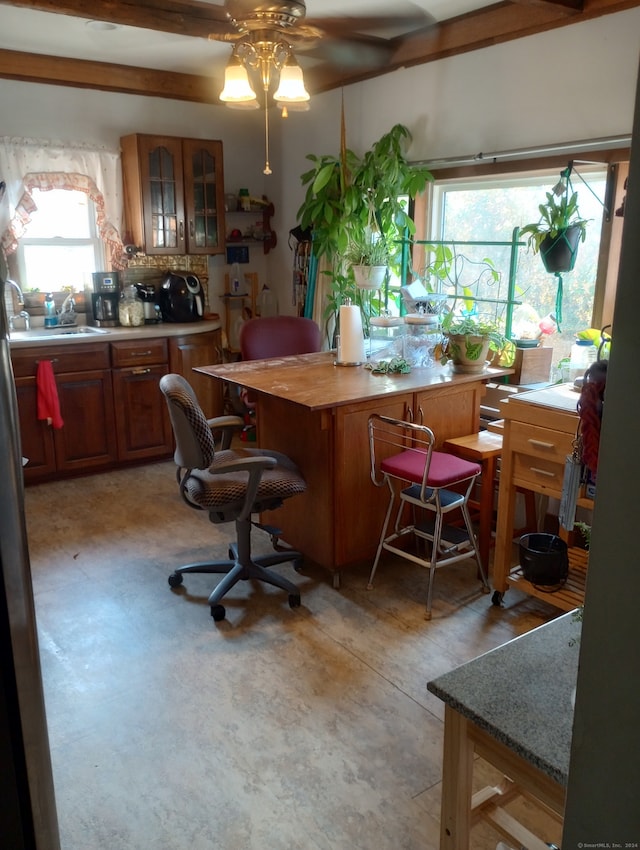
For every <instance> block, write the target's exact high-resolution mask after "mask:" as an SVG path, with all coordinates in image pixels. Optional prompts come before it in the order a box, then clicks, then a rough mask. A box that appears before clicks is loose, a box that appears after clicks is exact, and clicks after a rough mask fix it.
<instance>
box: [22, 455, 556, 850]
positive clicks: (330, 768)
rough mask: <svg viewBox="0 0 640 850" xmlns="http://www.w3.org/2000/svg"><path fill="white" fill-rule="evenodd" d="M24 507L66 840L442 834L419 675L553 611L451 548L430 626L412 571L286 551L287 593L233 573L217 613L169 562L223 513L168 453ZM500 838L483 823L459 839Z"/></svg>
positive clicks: (306, 846)
mask: <svg viewBox="0 0 640 850" xmlns="http://www.w3.org/2000/svg"><path fill="white" fill-rule="evenodd" d="M26 518H27V528H28V538H29V549H30V557H31V565H32V573H33V584H34V593H35V604H36V616H37V622H38V633H39V644H40V654H41V659H42V671H43V681H44V688H45V700H46V708H47V717H48V726H49V737H50V748H51V757H52V763H53V771H54V780H55V788H56V800H57V810H58V819H59V825H60V834H61V842H62V850H183V849H184V850H212V848H215V850H218V848H220V849H221V850H222V848H224V850H290V849H291V850H293V848H295V850H435V848H437V847H438V843H439V804H440V780H441V770H442V740H443V717H444V706H443V704H442V703H441V702H440V701H439V700H438V699H436V698H435V697H434V696H433V695H432V694H430V693H428V692H427V689H426V683H427V681H428V680H429V679H432V678H434V677H435V676H437V675H439V674H440V673H443V672H445V671H447V670H449V669H451V668H453V667H455V666H457V665H459V664H461V663H463V662H465V661H467V660H469V659H471V658H474V657H476V656H477V655H479V654H481V653H483V652H485V651H487V650H490V649H492V648H493V647H495V646H498V645H500V644H502V643H504V642H506V641H508V640H510V639H511V638H513V637H515V636H517V635H520V634H522V633H524V632H526V631H528V630H529V629H531V628H534V627H535V626H538V625H540V624H541V623H543V622H546V621H548V620H549V619H551V618H552V617H553V616H556V615H557V614H558V613H560V612H558V611H557V610H556V609H555V608H553V607H551V606H548V605H546V604H545V603H543V602H541V601H538V600H535V599H532V598H529V597H526V596H524V595H517V594H518V592H517V591H515V590H511V591H509V594H508V595H507V600H505V601H506V602H507V604H506V607H504V608H502V609H498V608H496V607H493V606H492V605H491V602H490V597H489V596H487V595H485V594H482V593H481V592H480V583H479V582H478V581H477V579H476V577H475V566H474V564H473V563H472V562H468V563H467V562H464V563H462V564H458V565H454V566H452V567H449V568H447V569H443V570H441V571H439V572H438V575H437V576H436V581H435V595H434V604H433V619H432V620H431V621H430V622H428V621H426V620H425V618H424V601H425V598H426V580H427V573H426V571H423V570H422V569H421V568H420V567H416V566H414V565H412V564H409V563H406V562H401V561H393V560H392V559H385V560H383V562H382V564H381V566H380V568H379V570H378V575H377V578H376V586H375V588H374V590H372V591H367V590H366V584H367V578H368V574H369V569H370V565H369V564H362V565H360V566H358V567H356V568H353V569H351V570H349V571H345V572H344V573H343V575H342V581H341V587H340V588H339V589H334V588H333V586H332V581H331V577H330V575H329V574H328V573H327V572H326V571H325V570H323V569H321V568H319V567H317V566H315V565H314V564H313V563H312V561H310V560H308V561H307V562H306V563H305V565H304V567H303V569H302V572H301V573H299V574H298V573H296V572H295V571H294V570H293V568H292V567H291V566H289V565H286V566H284V567H283V568H282V570H283V572H284V573H285V574H287V575H288V576H289V577H290V578H291V579H292V580H293V581H295V582H296V583H297V584H298V585H299V586H300V589H301V593H302V606H301V607H300V608H297V609H290V608H289V606H288V603H287V597H286V594H285V593H283V592H282V591H280V590H278V589H276V588H272V587H266V586H263V585H258V584H248V583H244V584H242V585H239V586H236V588H235V589H234V590H233V591H232V592H231V594H230V595H229V596H228V597H227V598H226V599H225V605H226V608H227V619H226V620H225V621H223V622H222V623H219V624H215V623H214V622H213V620H212V619H211V617H210V616H209V608H208V606H207V596H208V593H209V592H210V590H211V588H212V587H213V584H214V583H215V582H216V581H217V577H212V576H202V575H193V576H188V577H187V578H186V580H185V584H184V586H183V587H182V588H179V589H176V590H171V589H170V588H169V586H168V584H167V576H168V575H169V573H170V572H171V571H172V569H173V568H174V567H175V566H177V565H181V564H184V563H189V562H192V561H197V560H203V559H207V558H209V557H211V556H212V555H213V556H214V557H226V550H227V544H228V541H229V540H230V539H231V535H232V533H233V528H232V527H231V526H214V525H213V524H211V523H210V522H209V521H208V519H207V517H206V516H205V515H204V514H201V513H198V512H196V511H190V510H189V509H188V508H187V507H186V506H185V505H184V504H183V503H182V502H181V500H180V497H179V494H178V491H177V487H176V483H175V474H174V467H173V464H172V463H171V462H163V463H156V464H151V465H148V466H144V467H137V468H135V469H126V470H118V471H115V472H111V473H108V474H103V475H96V476H90V477H86V478H79V479H75V480H70V481H61V482H54V483H49V484H41V485H37V486H33V487H29V488H27V491H26ZM310 521H312V518H310ZM253 542H254V549H255V550H256V551H265V552H266V551H271V547H270V542H269V540H268V538H267V536H266V535H265V534H264V532H261V531H254V535H253ZM307 554H308V555H309V556H312V553H307ZM476 773H477V774H478V783H482V782H483V781H484V780H485V778H487V777H489V778H490V779H491V778H492V775H491V769H489V768H488V766H486V765H484V764H481V763H478V769H477V771H476ZM524 818H525V819H526V818H529V820H530V821H531V823H532V824H538V826H539V825H540V819H539V817H538V815H537V813H536V812H535V810H533V809H527V810H526V811H525V812H524ZM542 828H543V829H545V830H547V831H546V833H545V840H548V841H556V842H557V841H558V840H559V836H558V833H557V829H555V828H554V827H553V825H549V826H548V828H547V825H546V824H544V823H543V825H542ZM554 830H555V831H554ZM499 840H500V837H499V835H498V834H497V833H494V832H493V831H492V830H491V829H489V827H486V826H484V825H478V826H477V827H475V828H474V831H473V836H472V847H473V848H474V850H488V848H490V850H494V848H495V847H496V844H497V842H498V841H499Z"/></svg>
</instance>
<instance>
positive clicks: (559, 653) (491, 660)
mask: <svg viewBox="0 0 640 850" xmlns="http://www.w3.org/2000/svg"><path fill="white" fill-rule="evenodd" d="M580 628H581V627H580V623H579V622H577V621H576V620H575V619H574V616H573V612H570V613H568V614H564V615H563V616H560V617H558V618H557V619H555V620H552V621H551V622H549V623H545V624H544V625H543V626H539V627H538V628H536V629H533V631H531V632H528V633H527V634H524V635H521V636H520V637H518V638H515V639H514V640H511V641H509V642H508V643H506V644H504V645H503V646H499V647H497V648H496V649H493V650H491V651H490V652H487V653H485V654H484V655H481V656H479V657H478V658H475V659H473V660H472V661H468V662H467V663H466V664H463V665H461V666H460V667H457V668H455V669H454V670H451V671H450V672H449V673H445V674H444V675H442V676H439V677H438V678H437V679H434V680H433V681H431V682H428V683H427V688H428V690H429V691H431V692H432V693H434V694H435V695H436V696H437V697H439V698H440V699H441V700H443V702H445V703H447V704H448V705H450V706H451V707H452V708H454V709H455V710H456V711H458V712H459V713H460V714H461V715H463V717H466V718H467V719H469V720H471V721H473V723H475V724H476V725H477V726H478V727H480V728H481V729H483V730H484V731H485V732H487V733H488V734H489V735H491V736H493V737H494V738H495V739H496V740H498V741H500V742H501V743H502V744H504V745H505V746H507V747H509V749H511V750H513V751H514V752H515V753H517V754H518V755H519V756H521V757H522V758H523V759H525V760H526V761H527V762H529V763H530V764H532V765H534V766H535V767H537V768H538V769H539V770H541V771H542V772H543V773H545V774H547V775H548V776H550V777H551V778H552V779H554V780H555V781H556V782H558V783H559V784H560V785H563V786H566V785H567V777H568V774H569V756H570V749H571V735H572V727H573V705H572V691H573V689H574V687H575V684H576V679H577V675H578V654H579V642H578V640H579V637H580Z"/></svg>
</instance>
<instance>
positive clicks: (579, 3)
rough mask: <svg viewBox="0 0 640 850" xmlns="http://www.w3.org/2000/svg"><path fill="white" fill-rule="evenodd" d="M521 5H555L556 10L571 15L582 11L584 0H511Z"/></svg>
mask: <svg viewBox="0 0 640 850" xmlns="http://www.w3.org/2000/svg"><path fill="white" fill-rule="evenodd" d="M512 2H513V3H520V4H521V5H522V6H547V7H554V6H555V7H556V11H559V12H563V13H564V14H567V15H571V14H573V13H575V12H583V11H584V0H512Z"/></svg>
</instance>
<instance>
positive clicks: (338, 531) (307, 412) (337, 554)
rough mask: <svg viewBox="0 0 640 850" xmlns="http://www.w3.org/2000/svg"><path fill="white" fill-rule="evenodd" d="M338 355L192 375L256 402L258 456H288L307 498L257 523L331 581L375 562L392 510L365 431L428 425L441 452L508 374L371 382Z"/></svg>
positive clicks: (443, 371) (423, 375)
mask: <svg viewBox="0 0 640 850" xmlns="http://www.w3.org/2000/svg"><path fill="white" fill-rule="evenodd" d="M334 361H335V353H333V352H321V353H319V354H302V355H296V356H292V357H281V358H272V359H269V360H252V361H246V362H240V363H227V364H223V365H218V366H206V367H198V368H197V369H196V371H197V372H201V373H202V374H205V375H209V376H210V377H212V378H215V379H217V380H219V381H227V382H229V383H231V384H233V385H235V386H244V387H247V388H248V389H250V390H252V391H253V394H254V395H255V396H256V397H257V439H258V443H259V445H260V446H261V447H265V448H271V449H276V450H278V451H281V452H284V453H285V454H287V455H288V456H289V457H290V458H291V459H292V460H293V461H294V462H295V463H296V464H297V465H298V466H299V468H300V469H301V471H302V473H303V475H304V477H305V479H306V481H307V492H306V493H305V494H304V495H303V496H300V497H298V498H296V499H289V500H288V501H287V502H286V503H285V504H284V505H283V507H282V508H280V509H279V510H278V511H276V512H275V513H273V514H265V515H264V517H263V520H264V521H265V522H268V523H270V524H273V525H275V526H277V527H278V528H280V529H281V530H282V536H283V538H284V540H286V541H287V543H289V544H290V545H291V546H294V547H295V548H296V549H299V550H300V551H301V552H303V553H304V555H305V557H307V558H309V559H310V560H312V561H314V562H315V563H317V564H320V565H321V566H322V567H324V568H326V569H328V570H330V571H331V572H332V573H333V579H334V586H335V587H337V586H338V585H339V580H340V572H341V571H342V570H343V569H344V568H345V567H347V566H349V565H351V564H355V563H357V562H361V561H363V560H367V559H371V558H373V556H374V554H375V550H376V547H377V544H378V538H379V536H380V528H381V524H382V521H383V518H384V514H385V511H386V506H387V502H388V492H387V490H386V489H385V488H376V487H374V485H373V484H372V482H371V477H370V462H369V443H368V438H367V421H368V418H369V416H370V414H372V413H381V414H384V415H386V416H391V417H394V418H397V419H410V420H413V421H415V422H419V423H424V424H425V425H428V426H429V427H430V428H431V429H432V430H433V432H434V433H435V435H436V441H437V444H438V445H441V444H442V443H443V442H444V440H446V439H447V438H449V437H460V436H462V435H464V434H471V433H473V432H475V431H477V430H478V428H479V424H480V401H481V399H482V397H483V395H484V393H485V384H486V383H487V382H488V381H490V380H495V379H496V378H497V377H499V376H501V375H506V374H510V373H511V371H512V370H510V369H487V370H485V371H484V372H481V373H476V374H456V373H454V372H452V371H451V368H450V366H434V367H431V368H421V369H413V370H412V371H411V372H410V373H409V374H407V375H390V374H384V375H377V374H372V373H371V371H370V370H368V369H366V368H364V367H363V366H353V367H351V366H345V367H341V366H336V365H335V362H334Z"/></svg>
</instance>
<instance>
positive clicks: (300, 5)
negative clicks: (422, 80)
mask: <svg viewBox="0 0 640 850" xmlns="http://www.w3.org/2000/svg"><path fill="white" fill-rule="evenodd" d="M394 6H395V8H396V11H395V13H394V14H392V15H365V16H360V17H354V16H334V17H325V18H315V19H308V18H307V17H306V14H307V8H306V4H305V2H304V0H279V2H273V1H272V2H269V0H225V3H224V5H223V6H222V7H221V9H220V12H221V19H220V21H219V22H218V24H217V26H216V29H215V30H214V31H213V32H211V33H210V34H209V38H210V39H212V40H214V41H223V42H229V43H231V44H233V52H232V54H231V58H230V59H229V63H228V64H227V68H226V70H225V84H224V88H223V90H222V92H221V93H220V99H221V100H222V101H223V102H224V103H226V105H227V106H232V107H234V108H244V109H256V108H258V107H259V102H258V97H257V95H256V92H255V90H254V88H253V86H252V83H251V76H253V77H256V76H257V77H258V80H259V82H260V83H261V87H262V90H263V92H264V113H265V146H266V157H265V159H266V163H265V168H264V173H265V174H271V168H270V166H269V116H268V105H267V96H268V94H269V91H270V88H271V87H272V85H273V84H274V83H275V79H276V75H275V74H274V72H276V74H277V75H279V76H278V78H277V79H278V87H277V89H276V91H275V92H274V93H273V98H274V100H275V101H276V103H277V104H278V106H280V107H281V108H282V109H283V116H286V114H287V110H288V109H296V110H303V109H308V108H309V98H310V96H309V93H308V92H307V90H306V88H305V85H304V78H303V74H302V69H301V68H300V65H299V64H298V61H297V59H296V57H295V55H294V50H295V51H297V52H303V51H304V52H311V54H312V55H314V56H320V57H322V58H324V59H325V60H326V61H328V62H330V63H332V64H334V65H339V66H341V67H351V68H353V67H358V68H362V70H363V71H364V70H369V69H373V68H378V67H380V66H383V65H385V64H386V63H387V61H388V60H389V58H390V56H391V54H392V52H393V49H394V44H393V37H386V38H384V37H381V36H380V35H376V33H377V32H386V33H387V34H388V33H389V32H390V31H392V32H396V33H398V32H400V33H406V32H408V31H413V30H417V29H423V28H425V27H427V26H429V25H431V24H432V23H433V20H434V19H433V18H432V17H431V16H430V15H428V14H427V13H426V12H425V11H424V10H423V9H419V8H418V7H416V6H415V5H414V4H413V3H405V4H403V6H402V10H401V9H398V4H397V2H396V3H395V4H394Z"/></svg>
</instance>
